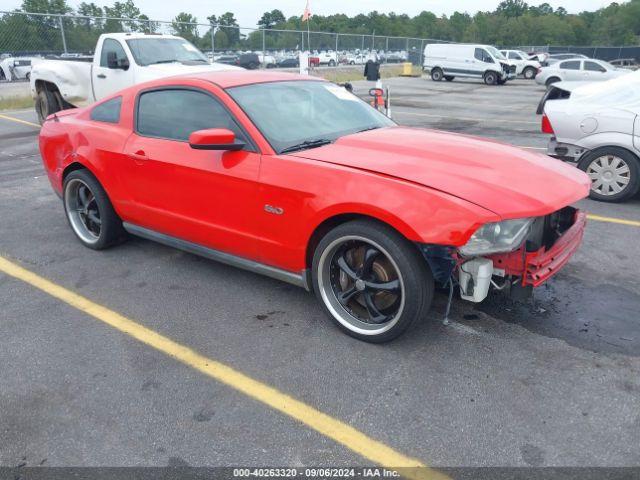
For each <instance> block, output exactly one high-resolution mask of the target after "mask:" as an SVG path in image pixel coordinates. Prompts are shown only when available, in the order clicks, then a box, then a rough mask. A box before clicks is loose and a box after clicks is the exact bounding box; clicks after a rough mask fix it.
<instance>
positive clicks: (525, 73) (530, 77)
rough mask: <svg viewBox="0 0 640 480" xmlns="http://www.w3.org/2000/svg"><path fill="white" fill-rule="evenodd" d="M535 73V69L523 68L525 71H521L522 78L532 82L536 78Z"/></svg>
mask: <svg viewBox="0 0 640 480" xmlns="http://www.w3.org/2000/svg"><path fill="white" fill-rule="evenodd" d="M537 73H538V70H536V69H535V68H533V67H525V69H524V70H523V71H522V76H523V77H524V78H526V79H527V80H533V79H534V78H536V75H537Z"/></svg>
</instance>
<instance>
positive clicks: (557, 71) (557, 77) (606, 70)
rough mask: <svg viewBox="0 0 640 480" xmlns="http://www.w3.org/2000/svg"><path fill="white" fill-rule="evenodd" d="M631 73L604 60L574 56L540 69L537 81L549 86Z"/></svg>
mask: <svg viewBox="0 0 640 480" xmlns="http://www.w3.org/2000/svg"><path fill="white" fill-rule="evenodd" d="M627 73H629V71H628V70H623V69H619V68H616V67H614V66H613V65H611V64H610V63H608V62H605V61H603V60H594V59H582V58H572V59H569V60H562V61H560V62H557V63H554V64H553V65H550V66H548V67H543V68H541V69H540V71H539V72H538V74H537V75H536V83H537V84H539V85H546V86H549V85H551V84H552V83H555V82H562V81H570V82H598V81H603V80H610V79H612V78H616V77H619V76H621V75H625V74H627Z"/></svg>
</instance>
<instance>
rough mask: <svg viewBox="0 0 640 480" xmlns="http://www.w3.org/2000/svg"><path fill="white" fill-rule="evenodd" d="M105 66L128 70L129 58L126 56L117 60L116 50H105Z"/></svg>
mask: <svg viewBox="0 0 640 480" xmlns="http://www.w3.org/2000/svg"><path fill="white" fill-rule="evenodd" d="M107 68H111V69H114V70H128V69H129V60H127V59H126V58H123V59H122V60H118V57H117V55H116V52H107Z"/></svg>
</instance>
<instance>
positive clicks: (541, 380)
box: [0, 78, 640, 468]
mask: <svg viewBox="0 0 640 480" xmlns="http://www.w3.org/2000/svg"><path fill="white" fill-rule="evenodd" d="M386 84H387V85H389V86H390V88H391V92H392V102H393V103H392V108H393V116H394V118H395V120H396V121H398V122H399V123H401V124H405V125H411V126H420V127H428V128H438V129H444V130H451V131H456V132H461V133H465V134H472V135H479V136H483V137H488V138H492V139H497V140H499V141H503V142H507V143H511V144H514V145H518V146H521V147H526V148H530V149H534V150H536V149H539V150H540V151H541V152H542V151H544V149H545V145H546V135H543V134H541V133H539V132H540V128H539V121H540V118H539V117H538V116H536V115H535V113H534V111H535V106H536V104H537V102H538V100H539V98H540V96H541V95H542V92H543V88H542V87H539V86H537V85H535V84H534V83H533V82H530V81H529V82H528V81H524V80H517V81H514V82H509V83H508V84H507V85H505V86H501V87H488V86H485V85H482V84H480V83H476V82H458V81H454V82H452V83H447V82H442V83H435V82H432V81H431V80H427V79H421V78H396V79H390V80H388V81H386ZM354 86H355V88H356V91H357V92H358V93H364V92H366V90H367V89H368V87H369V86H370V85H369V84H368V83H367V82H356V83H355V84H354ZM35 121H36V120H35V114H34V113H33V112H32V111H31V110H27V111H24V110H23V111H11V112H0V255H1V256H2V257H3V258H4V259H6V260H9V261H11V262H13V263H14V264H18V265H20V266H22V267H24V268H26V269H28V270H30V271H31V272H33V273H35V274H37V275H38V276H40V277H44V278H46V279H48V280H50V281H52V282H54V283H55V284H57V285H60V286H62V287H65V288H66V289H68V290H70V291H72V292H76V293H77V294H80V295H82V296H83V297H85V298H87V299H90V300H91V301H92V302H95V304H98V305H102V306H105V307H107V308H108V309H110V310H111V311H113V312H117V313H118V314H120V315H123V316H125V317H127V318H128V319H131V320H133V321H135V322H136V324H137V325H141V326H144V327H146V328H147V329H149V330H150V331H153V332H157V333H159V334H161V335H163V336H164V337H167V338H169V339H171V340H172V341H173V342H176V343H177V344H179V345H182V346H186V347H189V348H190V349H192V350H194V351H196V352H199V354H201V355H203V356H204V357H206V358H208V359H212V360H213V361H216V362H220V363H221V364H224V365H226V366H230V367H232V368H233V369H235V370H236V371H239V372H242V373H243V374H245V375H247V376H249V377H251V378H252V379H255V380H257V381H259V382H262V384H265V385H267V386H270V387H273V388H275V389H277V391H278V392H281V393H283V394H287V395H289V396H290V397H293V398H294V399H297V400H299V401H302V402H304V404H306V405H307V406H310V407H312V408H314V409H317V410H319V411H321V412H324V413H325V414H327V415H329V416H330V417H332V418H333V419H336V420H339V421H340V422H341V423H340V424H341V425H346V426H349V427H353V428H355V429H356V430H358V431H359V432H362V433H364V434H365V435H366V438H367V439H368V440H362V441H364V442H365V443H366V442H367V441H371V442H374V441H375V442H381V443H382V444H384V445H386V446H388V447H391V449H393V451H394V452H398V453H399V454H402V455H406V456H407V457H409V458H412V459H417V460H419V461H420V462H422V463H424V464H426V465H428V466H432V467H436V468H437V467H458V466H461V467H467V466H602V467H611V466H637V465H639V464H640V449H639V448H638V445H640V320H639V318H638V312H639V311H640V284H639V282H638V272H639V271H640V254H639V253H640V245H639V242H638V239H639V238H640V198H635V199H633V200H632V201H630V202H627V203H625V204H620V205H611V204H603V203H597V202H594V201H591V200H584V201H582V202H580V207H582V208H584V209H586V210H587V211H588V212H589V213H590V214H591V215H592V216H597V217H599V219H596V218H592V219H591V221H590V222H589V225H588V228H587V232H586V236H585V241H584V244H583V246H582V248H581V249H580V251H579V252H578V253H577V254H576V255H575V257H574V258H573V259H572V260H571V262H570V264H569V265H568V266H567V267H565V269H564V270H563V271H562V272H560V273H559V274H558V275H557V277H556V278H554V279H553V280H552V281H551V282H550V283H549V284H548V285H547V286H546V287H543V288H541V289H539V291H537V292H536V294H535V297H534V298H533V299H532V300H531V301H529V302H525V303H515V302H512V301H510V300H508V299H506V298H504V297H503V296H501V295H500V294H495V295H493V296H492V297H491V298H490V299H489V300H488V301H487V302H485V303H483V304H481V305H478V306H474V305H472V304H469V303H463V302H462V301H460V300H458V301H456V302H454V306H453V311H452V314H451V320H452V321H451V322H450V324H448V325H444V324H443V323H442V318H443V315H444V308H445V303H446V296H445V294H444V293H440V294H438V295H437V296H436V299H435V304H434V307H433V309H432V311H431V313H430V316H429V317H428V318H426V319H425V320H424V322H422V323H421V324H420V325H419V326H418V328H416V329H414V330H413V331H412V333H411V334H410V335H406V336H404V337H401V338H400V339H398V340H396V341H394V342H393V343H390V344H385V345H370V344H365V343H362V342H358V341H356V340H354V339H351V338H350V337H347V336H346V335H344V334H342V333H340V332H339V331H338V330H337V329H336V328H335V327H334V326H333V325H332V324H331V323H330V321H329V320H328V319H327V318H325V317H324V314H323V313H322V311H321V309H320V306H319V305H318V304H317V303H316V301H315V299H314V297H313V296H312V295H310V294H308V293H306V292H305V291H303V290H301V289H297V288H295V287H292V286H289V285H287V284H284V283H280V282H278V281H275V280H271V279H268V278H264V277H261V276H258V275H255V274H251V273H247V272H244V271H241V270H238V269H234V268H231V267H227V266H225V265H221V264H218V263H215V262H212V261H208V260H205V259H202V258H199V257H195V256H193V255H190V254H187V253H182V252H180V251H177V250H174V249H171V248H168V247H164V246H161V245H158V244H155V243H151V242H148V241H145V240H141V239H136V238H132V239H130V240H129V241H128V242H127V243H125V244H123V245H121V246H119V247H116V248H113V249H110V250H107V251H104V252H94V251H91V250H89V249H86V248H83V247H81V245H80V244H79V243H78V241H76V239H75V238H74V236H73V233H72V231H71V229H70V228H69V227H68V225H67V222H66V219H65V217H64V213H63V209H62V205H61V203H60V201H59V199H58V198H57V197H56V196H55V194H54V193H53V191H52V190H51V188H50V186H49V183H48V180H47V178H46V177H45V176H44V171H43V168H42V165H41V161H40V156H39V153H38V146H37V134H38V128H37V126H34V125H32V123H34V122H35ZM620 220H623V221H627V223H620ZM0 270H1V269H0ZM0 306H1V307H0V385H2V388H1V389H0V438H1V440H0V465H2V466H18V465H26V466H36V465H49V466H166V465H172V466H184V465H192V466H238V465H243V466H244V465H252V466H306V465H316V466H319V465H324V466H360V465H371V464H373V463H377V462H376V461H375V460H376V459H378V458H379V457H375V456H373V457H372V456H367V455H363V454H362V451H358V450H357V449H354V448H352V445H351V446H350V445H349V440H348V438H347V440H343V441H340V440H336V437H331V435H330V434H326V433H324V434H323V433H321V432H319V431H318V429H317V428H316V429H314V428H309V425H310V424H312V423H313V419H311V418H308V416H309V412H306V413H304V412H303V413H302V414H301V415H302V416H301V417H295V416H294V417H293V418H294V419H292V418H291V417H290V416H287V415H283V414H282V413H281V412H280V411H278V410H276V409H274V408H272V407H269V406H267V405H265V401H264V398H262V397H261V395H262V393H260V392H261V390H249V393H247V392H246V391H245V392H244V393H243V392H242V390H241V389H238V388H237V386H235V385H233V384H231V385H230V384H225V382H224V381H222V382H221V381H218V380H216V379H215V378H212V377H211V376H210V375H209V376H208V375H206V374H203V373H202V372H201V371H198V370H196V369H195V368H193V367H192V366H190V365H188V364H187V363H185V362H184V361H177V360H176V358H174V357H175V355H174V356H172V355H171V354H170V352H171V350H165V351H162V350H161V349H158V348H153V347H152V346H150V345H149V344H147V343H144V342H141V341H138V340H136V339H135V338H132V334H131V331H128V332H123V331H120V330H117V329H114V328H112V326H109V325H107V324H106V323H105V322H101V321H99V320H97V319H96V318H95V317H94V316H92V315H91V314H88V313H87V311H86V310H85V311H83V310H82V309H79V308H76V307H73V306H71V305H70V304H69V302H68V301H64V300H61V299H59V298H54V297H53V296H51V295H49V294H47V293H45V292H43V291H42V290H41V289H38V288H34V287H33V286H32V285H30V284H29V283H26V282H24V281H20V280H17V279H15V278H13V277H12V276H10V275H7V274H6V271H5V273H3V272H2V271H0ZM125 330H126V329H125ZM167 352H169V354H168V353H167ZM178 358H179V357H178ZM224 378H225V379H231V380H232V378H231V377H224ZM231 383H233V382H231ZM251 392H253V393H255V395H252V394H251ZM263 393H264V392H263ZM305 415H306V416H305ZM307 420H308V421H307ZM340 428H342V427H340ZM337 437H340V436H339V435H337ZM371 445H373V446H372V449H373V450H375V449H378V450H375V451H379V445H378V446H377V444H376V445H374V444H371ZM371 445H370V446H371ZM354 450H355V451H354ZM356 452H358V453H356ZM385 458H396V457H385Z"/></svg>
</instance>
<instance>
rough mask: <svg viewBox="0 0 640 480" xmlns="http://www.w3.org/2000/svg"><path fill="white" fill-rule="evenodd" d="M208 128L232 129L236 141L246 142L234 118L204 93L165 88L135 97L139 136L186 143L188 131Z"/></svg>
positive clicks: (189, 132) (249, 147)
mask: <svg viewBox="0 0 640 480" xmlns="http://www.w3.org/2000/svg"><path fill="white" fill-rule="evenodd" d="M208 128H225V129H228V130H231V131H232V132H233V133H234V134H235V136H236V138H237V139H238V140H240V141H243V142H245V143H247V138H246V136H245V135H244V133H243V131H242V129H241V128H240V127H239V126H238V124H237V123H236V121H235V119H234V118H233V117H232V116H231V114H230V113H229V112H228V111H227V110H226V109H225V108H224V107H223V106H222V104H221V103H220V102H218V100H216V99H214V98H213V97H212V96H211V95H209V94H207V93H204V92H200V91H195V90H186V89H166V90H155V91H150V92H143V93H142V94H141V95H140V98H139V99H138V110H137V115H136V130H137V132H138V133H139V134H140V135H142V136H147V137H155V138H165V139H168V140H178V141H183V142H186V141H188V140H189V135H191V133H193V132H195V131H196V130H204V129H208ZM248 149H251V146H250V144H247V148H245V150H248Z"/></svg>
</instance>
